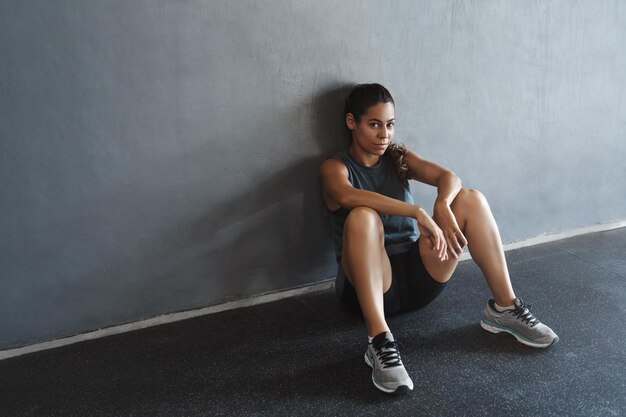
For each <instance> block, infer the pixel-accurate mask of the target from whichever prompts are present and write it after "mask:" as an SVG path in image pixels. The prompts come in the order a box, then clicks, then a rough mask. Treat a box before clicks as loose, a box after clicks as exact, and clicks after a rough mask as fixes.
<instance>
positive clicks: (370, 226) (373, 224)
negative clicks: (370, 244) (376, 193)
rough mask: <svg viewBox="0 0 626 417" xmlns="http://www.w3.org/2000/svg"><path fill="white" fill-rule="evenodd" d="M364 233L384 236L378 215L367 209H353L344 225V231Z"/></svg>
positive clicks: (374, 211)
mask: <svg viewBox="0 0 626 417" xmlns="http://www.w3.org/2000/svg"><path fill="white" fill-rule="evenodd" d="M346 230H347V231H350V232H352V231H357V230H358V231H364V232H369V233H377V234H380V235H383V234H384V228H383V222H382V220H381V219H380V215H379V214H378V212H377V211H376V210H374V209H371V208H369V207H355V208H353V209H352V210H350V213H349V214H348V217H346V221H345V223H344V232H345V231H346Z"/></svg>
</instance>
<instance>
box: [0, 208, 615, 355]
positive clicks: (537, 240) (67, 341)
mask: <svg viewBox="0 0 626 417" xmlns="http://www.w3.org/2000/svg"><path fill="white" fill-rule="evenodd" d="M621 227H626V220H620V221H614V222H610V223H601V224H596V225H592V226H586V227H581V228H578V229H573V230H568V231H563V232H559V233H551V234H544V235H540V236H536V237H532V238H529V239H524V240H520V241H517V242H511V243H507V244H505V245H504V250H505V251H510V250H514V249H519V248H523V247H528V246H534V245H539V244H542V243H548V242H553V241H556V240H561V239H567V238H570V237H574V236H579V235H584V234H589V233H596V232H602V231H607V230H613V229H619V228H621ZM468 259H471V257H470V255H469V253H468V252H464V253H463V254H462V255H461V261H464V260H468ZM333 286H334V277H333V278H330V279H327V280H324V281H321V282H316V283H314V284H309V285H305V286H301V287H297V288H291V289H287V290H280V291H274V292H270V293H266V294H259V295H255V296H252V297H249V298H245V299H241V300H235V301H230V302H227V303H223V304H218V305H214V306H210V307H205V308H200V309H196V310H190V311H183V312H178V313H172V314H165V315H163V316H158V317H153V318H150V319H146V320H140V321H136V322H132V323H127V324H122V325H117V326H112V327H108V328H105V329H98V330H95V331H91V332H87V333H81V334H78V335H74V336H70V337H64V338H61V339H55V340H50V341H46V342H41V343H35V344H32V345H28V346H24V347H19V348H14V349H8V350H4V351H0V360H3V359H8V358H12V357H16V356H21V355H25V354H28V353H34V352H39V351H42V350H48V349H53V348H57V347H61V346H67V345H71V344H74V343H78V342H83V341H86V340H93V339H98V338H101V337H106V336H111V335H116V334H121V333H126V332H131V331H134V330H139V329H145V328H147V327H153V326H158V325H161V324H166V323H173V322H177V321H181V320H186V319H190V318H193V317H199V316H204V315H207V314H215V313H219V312H221V311H228V310H233V309H236V308H244V307H250V306H254V305H258V304H264V303H269V302H272V301H277V300H282V299H285V298H289V297H294V296H297V295H302V294H308V293H313V292H317V291H322V290H326V289H329V288H332V287H333Z"/></svg>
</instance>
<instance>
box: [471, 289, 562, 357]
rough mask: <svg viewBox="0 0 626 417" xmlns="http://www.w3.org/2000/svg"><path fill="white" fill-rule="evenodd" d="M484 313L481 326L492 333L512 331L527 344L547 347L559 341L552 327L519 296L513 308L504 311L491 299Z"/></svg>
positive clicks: (520, 340)
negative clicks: (540, 319)
mask: <svg viewBox="0 0 626 417" xmlns="http://www.w3.org/2000/svg"><path fill="white" fill-rule="evenodd" d="M483 314H484V317H483V319H482V320H481V321H480V327H482V328H483V329H485V330H487V331H488V332H491V333H500V332H507V333H510V334H512V335H513V336H515V338H516V339H517V340H518V341H519V342H521V343H523V344H525V345H527V346H532V347H536V348H545V347H548V346H550V345H553V344H555V343H556V342H558V341H559V337H558V336H557V335H556V333H554V332H553V331H552V329H551V328H549V327H548V326H546V325H545V324H543V323H541V322H540V321H539V320H537V318H536V317H535V316H533V314H532V313H531V312H530V305H528V304H524V302H523V301H522V300H520V299H519V298H516V299H515V306H514V308H513V309H509V310H504V311H503V312H500V311H498V310H496V307H495V302H494V301H493V300H489V302H488V303H487V306H486V307H485V310H484V311H483Z"/></svg>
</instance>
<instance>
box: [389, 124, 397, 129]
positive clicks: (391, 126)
mask: <svg viewBox="0 0 626 417" xmlns="http://www.w3.org/2000/svg"><path fill="white" fill-rule="evenodd" d="M394 126H395V123H388V124H387V129H392V128H393V127H394Z"/></svg>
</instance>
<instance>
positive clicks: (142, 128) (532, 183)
mask: <svg viewBox="0 0 626 417" xmlns="http://www.w3.org/2000/svg"><path fill="white" fill-rule="evenodd" d="M624 45H626V5H625V4H624V3H623V2H620V1H601V2H598V1H595V0H589V1H577V2H569V1H563V2H557V1H471V2H470V1H458V0H450V1H441V0H432V1H419V2H415V1H412V0H410V1H409V0H405V1H396V2H392V3H389V4H387V3H385V4H384V5H383V4H381V3H380V2H374V1H372V2H358V1H342V2H336V1H326V0H323V1H315V2H313V1H309V2H292V1H276V0H272V1H270V0H265V1H258V0H255V1H248V0H246V1H244V0H242V1H236V2H227V1H199V0H195V1H194V0H187V1H182V0H179V1H174V0H169V1H166V0H161V1H153V0H145V1H132V2H130V1H124V0H118V1H106V2H103V1H95V0H91V1H84V0H81V1H78V0H74V1H69V0H68V1H60V0H59V1H54V2H50V1H44V0H38V1H37V0H34V1H22V0H5V1H2V2H1V3H0V60H1V61H0V139H1V140H0V191H1V197H0V284H1V292H0V349H5V348H10V347H15V346H20V345H26V344H30V343H34V342H37V341H42V340H47V339H52V338H57V337H62V336H67V335H71V334H75V333H80V332H84V331H89V330H94V329H97V328H101V327H105V326H110V325H115V324H120V323H125V322H131V321H135V320H139V319H143V318H147V317H152V316H155V315H160V314H165V313H169V312H174V311H181V310H186V309H192V308H196V307H203V306H208V305H213V304H217V303H221V302H224V301H228V300H233V299H238V298H242V297H246V296H250V295H253V294H258V293H262V292H266V291H272V290H277V289H283V288H288V287H293V286H298V285H302V284H307V283H312V282H316V281H320V280H323V279H327V278H329V277H332V276H333V275H334V272H335V267H334V260H333V255H332V248H331V247H330V239H329V236H328V228H327V224H326V221H325V218H324V215H323V210H322V207H321V204H320V201H319V185H318V179H317V167H318V165H319V163H320V161H321V160H322V158H323V155H325V154H327V153H328V152H331V151H332V150H334V149H337V148H339V147H341V146H343V143H344V142H343V140H344V139H343V136H342V130H341V118H342V115H341V107H342V102H343V98H344V94H345V91H346V88H347V87H349V86H350V85H352V84H353V83H355V82H372V81H377V82H381V83H383V84H385V85H387V86H388V87H389V89H390V90H391V91H392V93H393V94H394V95H395V98H396V104H397V110H396V111H397V113H396V115H397V118H398V133H397V137H398V138H399V139H400V140H402V141H404V142H405V143H406V144H407V145H409V147H411V148H413V149H415V150H416V151H418V152H419V153H421V154H422V155H423V156H425V157H427V158H429V159H432V160H435V161H438V162H440V163H442V164H444V165H445V166H448V167H450V168H452V169H453V170H455V171H456V172H457V173H458V174H459V175H460V176H461V177H462V178H463V179H464V182H465V184H466V185H468V186H472V187H477V188H479V189H481V190H482V191H483V192H484V193H485V194H486V195H487V196H488V197H489V198H490V201H491V204H492V208H493V210H494V213H495V215H496V217H497V219H498V221H499V223H500V226H501V232H502V235H503V239H504V240H505V241H513V240H519V239H523V238H527V237H532V236H536V235H538V234H542V233H548V232H557V231H562V230H568V229H572V228H576V227H580V226H585V225H590V224H595V223H599V222H604V221H608V220H613V219H621V218H624V217H626V202H625V198H626V197H625V196H626V186H625V185H624V181H623V179H624V178H625V174H626V168H625V166H626V164H624V155H625V154H626V152H625V151H626V146H625V141H624V137H625V136H626V95H625V93H626V72H625V71H624V68H626V50H625V49H624ZM415 191H416V194H417V195H416V197H417V201H418V202H421V203H422V204H423V205H427V206H430V205H431V204H432V198H433V195H434V194H433V193H432V191H429V190H426V189H424V188H423V187H421V186H417V185H416V186H415Z"/></svg>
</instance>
